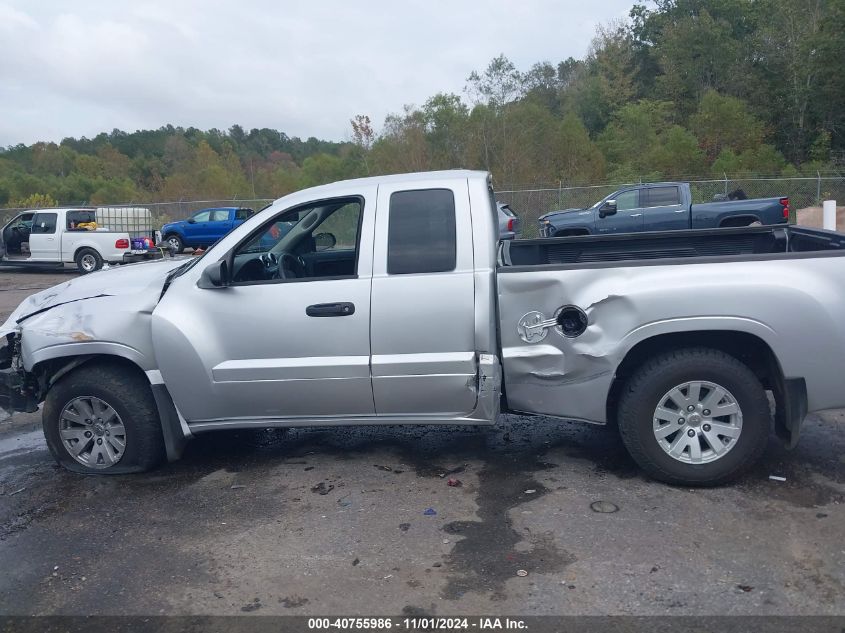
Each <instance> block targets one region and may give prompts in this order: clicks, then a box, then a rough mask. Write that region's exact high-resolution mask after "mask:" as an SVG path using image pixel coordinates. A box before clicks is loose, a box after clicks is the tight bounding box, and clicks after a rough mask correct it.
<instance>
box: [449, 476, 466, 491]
mask: <svg viewBox="0 0 845 633" xmlns="http://www.w3.org/2000/svg"><path fill="white" fill-rule="evenodd" d="M446 485H447V486H450V487H452V488H460V487H461V486H463V483H462V482H461V480H460V479H452V478H451V477H450V478H449V481H447V482H446Z"/></svg>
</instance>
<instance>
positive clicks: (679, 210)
mask: <svg viewBox="0 0 845 633" xmlns="http://www.w3.org/2000/svg"><path fill="white" fill-rule="evenodd" d="M686 212H687V210H686V209H678V210H677V211H675V213H686Z"/></svg>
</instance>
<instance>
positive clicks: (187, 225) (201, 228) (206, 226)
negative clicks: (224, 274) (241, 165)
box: [161, 207, 255, 253]
mask: <svg viewBox="0 0 845 633" xmlns="http://www.w3.org/2000/svg"><path fill="white" fill-rule="evenodd" d="M254 213H255V211H253V210H252V209H246V208H243V207H218V208H214V209H202V210H200V211H197V212H196V213H194V214H193V215H191V217H189V218H188V219H187V220H177V221H176V222H170V223H169V224H165V225H164V226H162V227H161V234H162V236H163V239H164V241H165V242H167V244H169V245H170V246H171V247H172V248H173V249H174V250H175V251H176V252H177V253H181V252H182V251H184V250H185V247H191V248H208V247H209V246H211V245H212V244H214V243H215V242H216V241H217V240H219V239H220V238H221V237H223V236H224V235H226V233H228V232H229V231H231V230H232V229H233V228H235V227H236V226H240V225H241V224H243V222H244V221H245V220H246V219H248V218H250V217H252V215H253V214H254Z"/></svg>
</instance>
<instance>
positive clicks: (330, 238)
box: [314, 233, 337, 252]
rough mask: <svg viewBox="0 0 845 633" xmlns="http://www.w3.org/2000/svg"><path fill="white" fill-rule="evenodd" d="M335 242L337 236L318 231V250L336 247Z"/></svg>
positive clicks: (315, 237)
mask: <svg viewBox="0 0 845 633" xmlns="http://www.w3.org/2000/svg"><path fill="white" fill-rule="evenodd" d="M335 244H337V238H336V237H335V236H334V234H332V233H317V235H315V236H314V250H316V251H317V252H320V251H327V250H329V249H330V248H334V245H335Z"/></svg>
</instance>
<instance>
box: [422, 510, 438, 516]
mask: <svg viewBox="0 0 845 633" xmlns="http://www.w3.org/2000/svg"><path fill="white" fill-rule="evenodd" d="M423 514H424V515H425V516H427V517H433V516H435V515H436V514H437V510H435V509H434V508H426V509H425V510H424V511H423Z"/></svg>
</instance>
